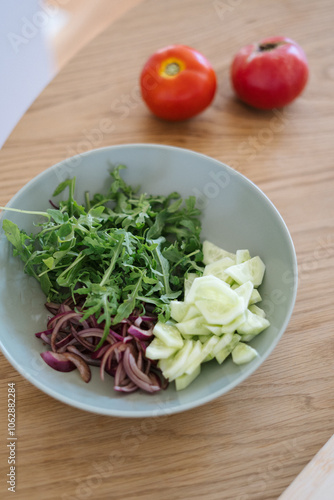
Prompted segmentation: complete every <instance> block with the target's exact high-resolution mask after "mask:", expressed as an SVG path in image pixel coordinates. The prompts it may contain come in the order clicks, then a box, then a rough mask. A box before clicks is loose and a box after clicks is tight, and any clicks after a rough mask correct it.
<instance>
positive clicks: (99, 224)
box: [2, 165, 203, 345]
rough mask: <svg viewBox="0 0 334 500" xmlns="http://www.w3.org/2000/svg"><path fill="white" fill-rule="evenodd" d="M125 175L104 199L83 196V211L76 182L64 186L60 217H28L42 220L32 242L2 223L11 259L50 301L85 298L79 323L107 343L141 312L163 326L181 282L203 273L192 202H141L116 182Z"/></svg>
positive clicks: (114, 175) (147, 198)
mask: <svg viewBox="0 0 334 500" xmlns="http://www.w3.org/2000/svg"><path fill="white" fill-rule="evenodd" d="M124 168H126V167H124V166H123V165H120V166H118V167H116V168H115V169H114V170H113V171H112V172H111V180H112V182H111V185H110V188H109V191H108V193H107V194H106V195H104V194H100V193H97V194H95V195H94V196H93V198H92V199H90V196H89V193H88V192H86V193H85V206H82V205H80V204H79V203H78V202H77V201H76V200H75V198H74V191H75V178H73V179H68V180H66V181H65V182H62V183H61V184H60V185H59V186H58V187H57V188H56V190H55V192H54V196H58V195H59V194H60V193H62V192H63V191H64V190H66V189H68V191H69V195H68V198H67V200H66V201H60V202H59V209H54V208H52V209H48V210H47V211H46V212H26V213H37V214H39V215H44V216H45V218H46V221H45V222H43V223H41V224H38V226H39V231H38V232H37V234H34V235H33V234H31V235H28V234H26V233H25V232H24V231H21V230H20V229H19V228H18V227H17V225H16V224H14V223H13V222H11V221H9V220H6V219H5V220H3V223H2V227H3V230H4V232H5V234H6V236H7V239H8V240H9V241H10V243H11V244H12V245H13V247H14V255H17V256H19V257H20V258H21V259H22V261H23V262H24V269H25V272H26V273H27V274H29V275H31V276H34V277H35V278H36V279H37V280H38V281H39V282H40V285H41V287H42V289H43V291H44V293H45V294H46V296H47V300H48V301H52V302H57V303H61V302H63V301H64V300H65V299H66V298H68V297H70V296H72V297H73V298H74V300H76V298H77V297H78V296H80V297H83V299H84V305H83V308H82V310H83V312H84V318H87V317H88V316H90V315H91V314H94V315H95V317H96V318H97V321H98V323H100V324H102V325H103V328H104V338H105V337H106V335H107V334H108V332H109V329H110V327H111V326H112V324H116V323H119V322H120V321H121V320H122V319H124V318H127V317H128V316H129V315H130V314H131V313H132V311H133V310H134V309H142V308H143V307H145V304H151V307H154V311H155V312H156V313H157V315H158V317H159V320H160V321H166V320H168V319H169V317H170V306H169V303H170V301H171V300H174V299H176V298H177V297H180V296H181V295H182V294H183V283H184V277H185V276H186V275H187V273H188V272H189V271H193V272H198V273H201V272H202V269H203V264H202V258H203V254H202V246H201V242H200V232H201V224H200V220H199V216H200V211H199V210H198V209H197V208H196V198H195V197H194V196H190V197H189V198H187V199H185V200H183V199H182V198H181V197H180V195H179V194H178V193H176V192H175V193H171V194H170V195H169V196H154V195H148V194H146V193H141V194H139V193H138V189H137V188H133V187H131V186H129V185H127V184H126V183H125V181H124V180H123V178H122V177H121V175H120V172H121V170H122V169H124ZM13 210H15V211H16V209H13ZM22 212H24V211H22ZM104 338H103V339H102V340H101V342H100V344H99V345H102V343H103V341H104Z"/></svg>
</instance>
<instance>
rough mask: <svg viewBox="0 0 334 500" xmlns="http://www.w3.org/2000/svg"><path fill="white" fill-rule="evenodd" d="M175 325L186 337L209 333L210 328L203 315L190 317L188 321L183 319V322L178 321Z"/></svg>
mask: <svg viewBox="0 0 334 500" xmlns="http://www.w3.org/2000/svg"><path fill="white" fill-rule="evenodd" d="M175 326H176V328H177V329H178V331H179V332H181V333H182V335H183V336H185V337H189V336H191V337H192V336H193V335H207V334H208V333H209V330H208V328H207V327H206V326H205V319H204V318H203V317H202V316H198V317H197V318H193V319H189V320H188V321H182V322H181V323H176V325H175Z"/></svg>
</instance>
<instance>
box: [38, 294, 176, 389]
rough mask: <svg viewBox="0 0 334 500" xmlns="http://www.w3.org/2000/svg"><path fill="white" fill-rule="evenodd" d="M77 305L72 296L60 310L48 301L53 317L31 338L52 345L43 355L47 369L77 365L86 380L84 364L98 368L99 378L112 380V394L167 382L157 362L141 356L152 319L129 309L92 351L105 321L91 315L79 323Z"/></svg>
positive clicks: (79, 305) (88, 374)
mask: <svg viewBox="0 0 334 500" xmlns="http://www.w3.org/2000/svg"><path fill="white" fill-rule="evenodd" d="M82 305H83V300H81V298H79V299H77V298H75V300H74V299H73V298H72V297H69V298H68V299H67V300H66V301H65V302H63V304H61V305H60V306H58V304H54V303H48V305H47V308H48V310H49V311H50V312H51V313H52V314H54V317H53V318H51V319H49V321H48V326H47V330H44V331H43V332H38V333H36V337H37V338H41V340H43V341H44V342H45V343H49V344H51V348H52V351H48V352H47V353H43V355H42V357H43V359H44V357H45V361H46V362H47V364H49V366H51V367H55V369H57V370H59V371H68V370H73V369H75V367H77V368H78V370H79V372H80V375H81V377H82V378H83V380H84V381H85V382H88V381H89V380H90V377H91V372H90V368H89V365H93V366H100V376H101V379H102V380H103V379H104V372H107V373H108V374H110V375H111V376H113V377H114V389H115V391H118V392H123V393H130V392H134V391H136V390H138V389H139V388H140V389H143V390H144V391H147V392H149V393H154V392H156V391H158V390H160V389H161V387H162V386H163V387H165V386H166V383H167V384H168V381H166V380H165V379H164V378H163V377H162V374H161V371H160V370H159V369H158V367H157V366H156V365H157V363H156V362H151V361H150V360H148V359H147V358H146V357H145V351H146V348H147V346H148V345H149V344H150V342H151V340H152V338H153V328H154V324H155V322H156V321H157V318H156V317H154V316H150V315H146V314H140V313H138V312H137V311H134V313H133V314H132V315H131V316H130V317H129V318H127V319H124V320H122V321H121V322H120V323H119V324H117V325H113V327H112V329H110V333H109V334H108V336H107V338H106V339H105V342H104V343H103V345H102V347H100V348H99V349H98V350H96V346H97V344H98V342H99V340H101V339H102V338H103V336H104V329H103V325H104V322H101V323H98V319H96V318H95V316H90V317H88V318H87V319H86V320H84V321H83V320H82V317H83V314H84V313H83V312H82V310H81V309H82ZM111 320H113V318H111ZM161 378H162V381H161Z"/></svg>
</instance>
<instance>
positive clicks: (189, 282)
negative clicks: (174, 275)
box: [184, 273, 197, 298]
mask: <svg viewBox="0 0 334 500" xmlns="http://www.w3.org/2000/svg"><path fill="white" fill-rule="evenodd" d="M195 278H197V274H196V273H188V276H187V277H186V279H185V280H184V298H186V296H187V295H188V292H189V290H190V288H191V285H192V284H193V282H194V280H195Z"/></svg>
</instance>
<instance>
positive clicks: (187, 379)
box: [175, 365, 201, 391]
mask: <svg viewBox="0 0 334 500" xmlns="http://www.w3.org/2000/svg"><path fill="white" fill-rule="evenodd" d="M200 373H201V365H198V367H197V368H196V370H195V371H193V372H192V373H191V375H188V374H187V373H184V374H183V375H181V376H180V377H177V378H176V379H175V387H176V390H177V391H182V390H183V389H185V388H186V387H188V385H190V384H191V383H192V382H193V381H194V380H195V378H197V377H198V375H199V374H200Z"/></svg>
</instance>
